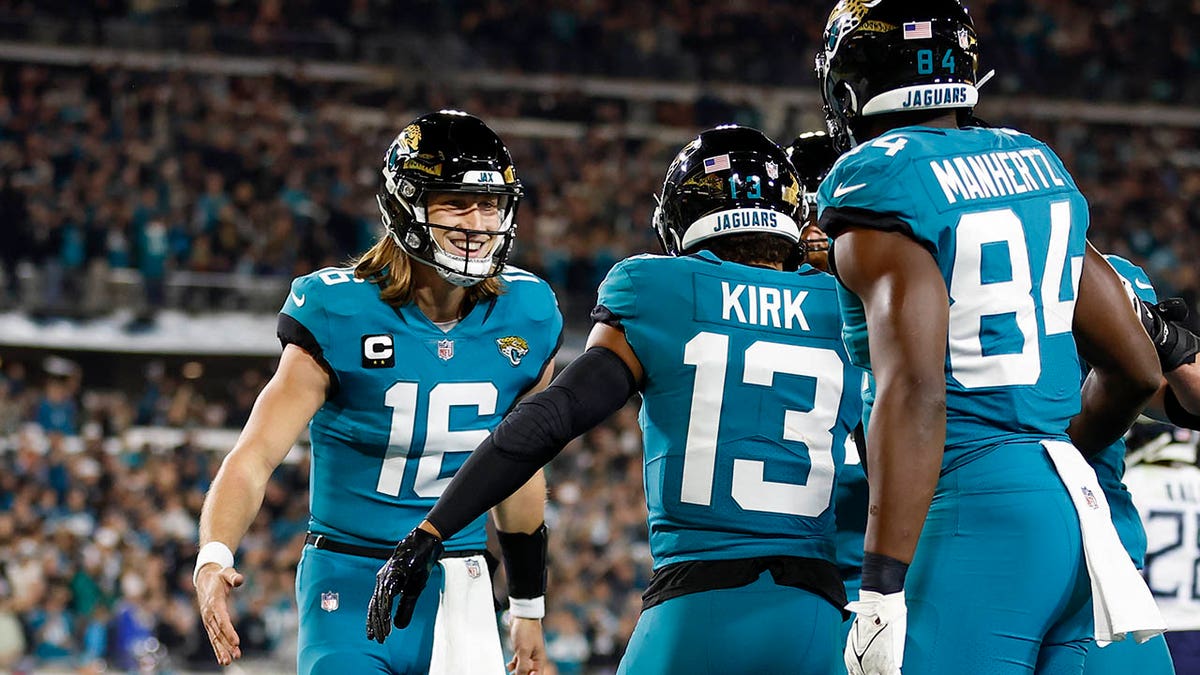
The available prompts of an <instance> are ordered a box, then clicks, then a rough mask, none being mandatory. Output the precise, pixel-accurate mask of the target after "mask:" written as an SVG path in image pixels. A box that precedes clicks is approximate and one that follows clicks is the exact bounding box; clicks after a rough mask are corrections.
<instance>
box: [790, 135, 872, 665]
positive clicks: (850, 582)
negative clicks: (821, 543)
mask: <svg viewBox="0 0 1200 675" xmlns="http://www.w3.org/2000/svg"><path fill="white" fill-rule="evenodd" d="M787 152H788V159H791V160H792V164H793V165H795V167H796V171H797V172H799V174H800V182H801V184H802V185H803V186H804V199H805V201H806V202H808V204H809V206H810V207H811V209H810V213H809V218H808V220H807V222H806V223H805V225H804V227H802V228H801V229H800V237H801V239H802V240H803V241H804V249H805V258H804V260H805V262H806V263H808V264H809V265H811V266H813V267H815V268H816V269H819V270H821V271H822V272H825V273H829V235H827V234H825V231H824V230H822V229H821V227H820V225H818V224H817V219H816V212H817V210H816V206H817V190H818V188H819V187H820V185H821V181H822V180H824V178H825V176H826V174H828V173H829V169H830V168H832V167H833V163H834V162H835V161H837V158H838V153H837V150H836V149H835V148H834V147H833V139H832V138H830V137H829V134H828V133H826V132H824V131H806V132H804V133H802V134H800V135H799V136H797V137H796V138H795V139H794V140H793V141H792V143H791V145H789V146H788V148H787ZM869 385H870V379H869V376H868V375H867V374H866V373H864V374H863V382H862V395H863V416H862V424H860V425H859V426H858V427H857V428H855V430H854V433H853V434H852V439H851V442H850V443H847V444H846V463H845V465H844V466H843V467H842V470H841V471H840V472H838V479H837V486H836V487H835V488H834V492H833V504H834V515H835V516H836V533H835V535H834V543H835V544H836V546H837V566H838V571H839V572H840V573H841V575H842V583H843V585H845V587H846V597H848V598H857V597H858V591H859V587H860V586H861V584H862V559H863V537H864V534H865V532H866V530H867V504H868V499H867V475H866V474H865V473H864V472H863V466H862V459H861V457H862V453H863V450H864V448H863V445H864V439H865V437H864V436H863V428H864V427H865V425H866V423H867V421H868V418H869V415H870V411H871V405H872V403H873V397H874V394H873V390H872V389H871V387H870V386H869ZM851 624H852V620H851V619H847V620H846V621H845V622H843V623H842V640H843V642H844V641H845V639H846V636H847V635H848V634H849V632H850V626H851Z"/></svg>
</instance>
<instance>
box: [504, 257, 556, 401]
mask: <svg viewBox="0 0 1200 675" xmlns="http://www.w3.org/2000/svg"><path fill="white" fill-rule="evenodd" d="M501 279H502V280H503V281H504V283H505V285H506V293H507V294H508V295H510V296H511V298H510V300H511V301H512V302H511V303H510V304H511V305H512V306H514V307H517V308H519V311H520V312H522V313H524V314H525V320H526V321H527V322H528V324H529V326H530V330H531V334H532V335H533V336H534V337H535V338H536V339H535V340H531V341H526V340H524V339H523V338H520V337H516V338H515V339H511V340H510V339H508V338H502V339H500V340H498V341H497V345H496V346H497V348H498V349H499V350H500V352H501V353H502V354H504V355H505V356H508V357H509V362H510V363H511V364H512V365H513V366H514V367H515V366H517V365H518V364H519V362H520V360H521V359H523V358H525V357H524V355H523V354H521V351H522V350H524V349H527V350H528V356H529V357H530V358H532V359H533V361H534V362H536V363H539V364H542V366H543V368H544V367H545V366H546V365H548V364H549V363H550V362H551V361H553V360H554V356H555V354H557V353H558V349H559V347H561V346H562V340H563V316H562V312H561V311H560V310H559V307H558V298H557V297H556V296H555V295H554V289H552V288H551V287H550V284H548V283H546V282H545V281H543V280H542V279H540V278H539V277H537V276H536V275H534V274H533V273H532V272H527V271H525V270H523V269H520V268H517V267H511V266H510V267H507V268H505V270H504V273H503V274H502V275H501ZM538 372H539V373H540V372H541V371H540V370H539V371H538ZM534 384H537V380H536V379H535V380H534V381H533V382H532V383H530V387H532V386H533V385H534Z"/></svg>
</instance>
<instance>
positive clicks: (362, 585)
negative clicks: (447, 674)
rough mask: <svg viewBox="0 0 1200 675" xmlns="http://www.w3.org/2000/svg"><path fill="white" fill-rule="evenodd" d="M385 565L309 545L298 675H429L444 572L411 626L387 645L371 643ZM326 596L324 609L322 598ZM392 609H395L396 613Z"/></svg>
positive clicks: (438, 571) (302, 570)
mask: <svg viewBox="0 0 1200 675" xmlns="http://www.w3.org/2000/svg"><path fill="white" fill-rule="evenodd" d="M382 565H383V561H382V560H375V559H374V558H364V557H360V556H353V555H346V554H344V553H334V552H332V551H325V550H320V549H316V548H313V547H312V546H305V547H304V552H303V553H302V554H301V556H300V566H299V567H298V568H297V570H296V607H297V611H298V613H299V615H300V641H299V646H298V650H297V655H296V659H297V664H296V667H297V672H298V673H301V675H335V674H339V675H340V674H343V673H355V674H356V675H357V674H359V673H364V674H366V675H372V674H379V675H418V674H422V673H427V672H429V660H430V655H431V654H432V653H433V624H434V620H435V619H436V618H437V611H438V589H440V588H441V587H442V579H443V575H444V572H443V570H442V566H441V565H434V566H433V572H432V573H431V574H430V575H429V583H428V584H427V585H426V586H425V591H424V592H423V593H421V597H420V598H419V599H418V600H417V607H416V609H415V610H414V611H413V618H412V623H410V624H409V625H408V627H407V628H405V629H404V630H397V629H395V628H393V629H392V632H391V633H389V634H388V637H387V640H386V641H385V642H384V644H379V643H378V642H375V641H373V640H368V639H367V628H366V626H367V605H368V604H369V603H370V600H371V593H372V592H373V591H374V590H375V572H376V571H378V570H379V568H380V566H382ZM329 593H334V594H336V596H330V595H325V604H324V607H323V606H322V595H323V594H329ZM394 608H395V607H394V605H393V609H394Z"/></svg>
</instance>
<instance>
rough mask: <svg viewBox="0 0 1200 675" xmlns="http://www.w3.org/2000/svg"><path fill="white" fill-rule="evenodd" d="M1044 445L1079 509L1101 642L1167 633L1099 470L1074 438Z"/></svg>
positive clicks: (1137, 638) (1097, 640) (1103, 643)
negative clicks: (1115, 518)
mask: <svg viewBox="0 0 1200 675" xmlns="http://www.w3.org/2000/svg"><path fill="white" fill-rule="evenodd" d="M1042 446H1044V447H1045V448H1046V452H1047V453H1048V454H1049V455H1050V459H1051V461H1053V462H1054V468H1055V469H1057V470H1058V475H1059V477H1060V478H1062V482H1063V485H1065V486H1066V488H1067V493H1068V494H1070V495H1071V502H1072V503H1074V504H1075V510H1076V511H1077V512H1079V531H1080V534H1081V535H1082V536H1083V553H1084V557H1085V558H1086V560H1087V569H1088V576H1090V577H1091V580H1092V614H1093V616H1094V618H1095V621H1096V630H1095V636H1096V643H1097V644H1098V645H1100V646H1101V647H1103V646H1105V645H1107V644H1109V643H1110V642H1116V641H1118V640H1124V639H1125V638H1126V634H1127V633H1132V634H1133V639H1134V640H1136V641H1138V642H1145V641H1146V640H1149V639H1150V638H1152V637H1154V636H1155V635H1158V634H1160V633H1162V632H1163V631H1165V630H1166V628H1167V623H1166V621H1164V620H1163V617H1162V614H1160V613H1159V611H1158V607H1157V606H1156V605H1155V604H1154V597H1153V596H1151V595H1150V589H1148V588H1146V582H1145V581H1143V580H1142V575H1141V574H1138V571H1137V568H1136V567H1134V565H1133V561H1132V560H1130V559H1129V553H1128V552H1126V551H1125V547H1124V546H1122V545H1121V539H1120V538H1119V537H1118V536H1117V530H1116V528H1115V527H1113V524H1112V514H1111V513H1110V512H1109V510H1108V500H1106V499H1105V498H1104V492H1103V491H1102V490H1101V489H1100V483H1099V482H1098V481H1097V480H1096V472H1095V471H1093V470H1092V467H1091V466H1089V465H1088V463H1087V460H1085V459H1084V458H1083V455H1082V454H1080V453H1079V450H1077V449H1075V446H1073V445H1071V444H1070V443H1064V442H1062V441H1042Z"/></svg>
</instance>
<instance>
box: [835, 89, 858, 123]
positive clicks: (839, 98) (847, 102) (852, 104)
mask: <svg viewBox="0 0 1200 675" xmlns="http://www.w3.org/2000/svg"><path fill="white" fill-rule="evenodd" d="M833 97H834V101H836V102H837V105H838V108H840V110H839V111H838V112H840V113H841V114H842V115H844V116H846V117H854V116H855V115H857V114H858V97H857V96H855V95H854V89H853V88H851V87H850V85H849V84H847V83H845V82H838V83H837V84H835V85H833Z"/></svg>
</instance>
